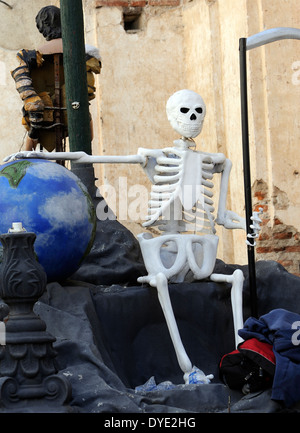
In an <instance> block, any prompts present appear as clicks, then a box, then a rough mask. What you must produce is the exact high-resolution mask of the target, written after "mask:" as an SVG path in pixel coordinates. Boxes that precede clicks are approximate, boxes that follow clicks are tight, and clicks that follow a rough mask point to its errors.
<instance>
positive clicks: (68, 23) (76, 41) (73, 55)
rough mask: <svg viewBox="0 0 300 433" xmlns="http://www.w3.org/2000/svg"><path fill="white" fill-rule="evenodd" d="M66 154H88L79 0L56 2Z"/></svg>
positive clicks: (89, 152)
mask: <svg viewBox="0 0 300 433" xmlns="http://www.w3.org/2000/svg"><path fill="white" fill-rule="evenodd" d="M60 11H61V26H62V40H63V63H64V74H65V86H66V99H67V115H68V133H69V145H70V151H71V152H76V151H84V152H86V153H87V154H89V155H91V153H92V149H91V147H92V146H91V130H90V118H89V101H88V90H87V75H86V63H85V62H86V61H85V43H84V20H83V9H82V0H60Z"/></svg>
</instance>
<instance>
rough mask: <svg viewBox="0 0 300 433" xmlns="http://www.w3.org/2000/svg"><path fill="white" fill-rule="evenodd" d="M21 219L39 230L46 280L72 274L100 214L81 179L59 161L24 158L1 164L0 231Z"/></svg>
mask: <svg viewBox="0 0 300 433" xmlns="http://www.w3.org/2000/svg"><path fill="white" fill-rule="evenodd" d="M13 222H22V224H23V227H24V228H25V229H26V231H27V232H33V233H35V234H36V240H35V243H34V249H35V253H36V255H37V259H38V261H39V263H40V264H41V265H42V266H43V268H44V269H45V272H46V274H47V279H48V282H50V281H59V280H63V279H66V278H68V277H69V276H71V275H72V274H73V273H74V272H75V271H76V270H77V269H78V268H79V267H80V264H81V262H82V260H83V259H84V257H85V256H86V255H87V254H88V252H89V251H90V249H91V246H92V244H93V241H94V237H95V231H96V213H95V209H94V206H93V204H92V200H91V198H90V196H89V194H88V192H87V189H86V187H85V186H84V185H83V183H82V182H81V181H80V179H79V178H78V177H77V176H76V175H75V174H74V173H72V172H71V171H70V170H68V169H66V168H65V167H63V166H62V165H59V164H57V163H55V162H51V161H46V160H38V159H26V160H18V161H13V162H9V163H7V164H4V165H1V166H0V233H7V232H8V231H9V229H10V228H11V227H12V223H13Z"/></svg>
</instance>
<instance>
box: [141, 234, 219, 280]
mask: <svg viewBox="0 0 300 433" xmlns="http://www.w3.org/2000/svg"><path fill="white" fill-rule="evenodd" d="M137 238H138V240H139V243H140V247H141V251H142V255H143V259H144V263H145V267H146V269H147V271H148V277H147V281H148V280H149V281H150V280H151V278H153V277H155V275H157V274H158V273H160V272H162V273H163V274H164V275H165V276H166V277H167V279H168V280H169V281H171V282H177V283H178V282H182V281H184V279H185V277H186V275H187V274H188V273H189V272H190V271H191V273H192V276H193V279H196V280H202V279H204V278H207V277H209V276H210V275H211V273H212V272H213V269H214V266H215V262H216V255H217V247H218V241H219V238H218V236H215V235H201V236H199V235H188V234H185V235H179V234H166V235H162V236H158V237H155V238H154V237H152V235H151V234H149V233H142V234H140V235H138V236H137ZM141 280H143V281H146V280H145V278H142V279H141Z"/></svg>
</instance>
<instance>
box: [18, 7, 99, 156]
mask: <svg viewBox="0 0 300 433" xmlns="http://www.w3.org/2000/svg"><path fill="white" fill-rule="evenodd" d="M35 20H36V25H37V28H38V30H39V32H40V33H41V34H42V35H43V36H44V37H45V39H46V41H47V42H46V43H45V44H44V45H43V46H41V47H39V48H38V50H26V49H22V50H20V51H19V52H18V54H17V58H18V60H19V66H18V67H17V68H16V69H14V70H13V71H12V73H11V74H12V77H13V79H14V80H15V83H16V88H17V91H18V92H19V94H20V97H21V99H22V101H23V104H24V105H23V119H22V124H23V125H24V127H25V128H26V130H27V131H28V137H27V140H26V144H25V150H35V149H36V146H37V144H38V143H39V144H40V147H41V148H45V149H46V150H47V151H48V152H52V151H53V150H54V149H55V150H56V151H64V150H65V148H64V144H65V138H66V137H67V136H68V119H67V111H66V95H65V84H64V82H65V81H64V71H63V57H62V56H63V44H62V36H61V20H60V9H59V8H57V7H56V6H46V7H44V8H42V9H41V10H40V11H39V13H38V14H37V16H36V19H35ZM86 69H87V84H88V97H89V100H92V99H94V98H95V90H96V89H95V78H94V74H100V72H101V60H100V55H99V51H98V49H97V48H95V47H92V46H90V45H86ZM90 120H91V134H92V137H93V127H92V118H91V117H90Z"/></svg>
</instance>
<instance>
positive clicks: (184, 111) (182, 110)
mask: <svg viewBox="0 0 300 433" xmlns="http://www.w3.org/2000/svg"><path fill="white" fill-rule="evenodd" d="M180 111H181V113H184V114H185V113H187V112H188V111H190V109H189V108H187V107H181V108H180Z"/></svg>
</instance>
